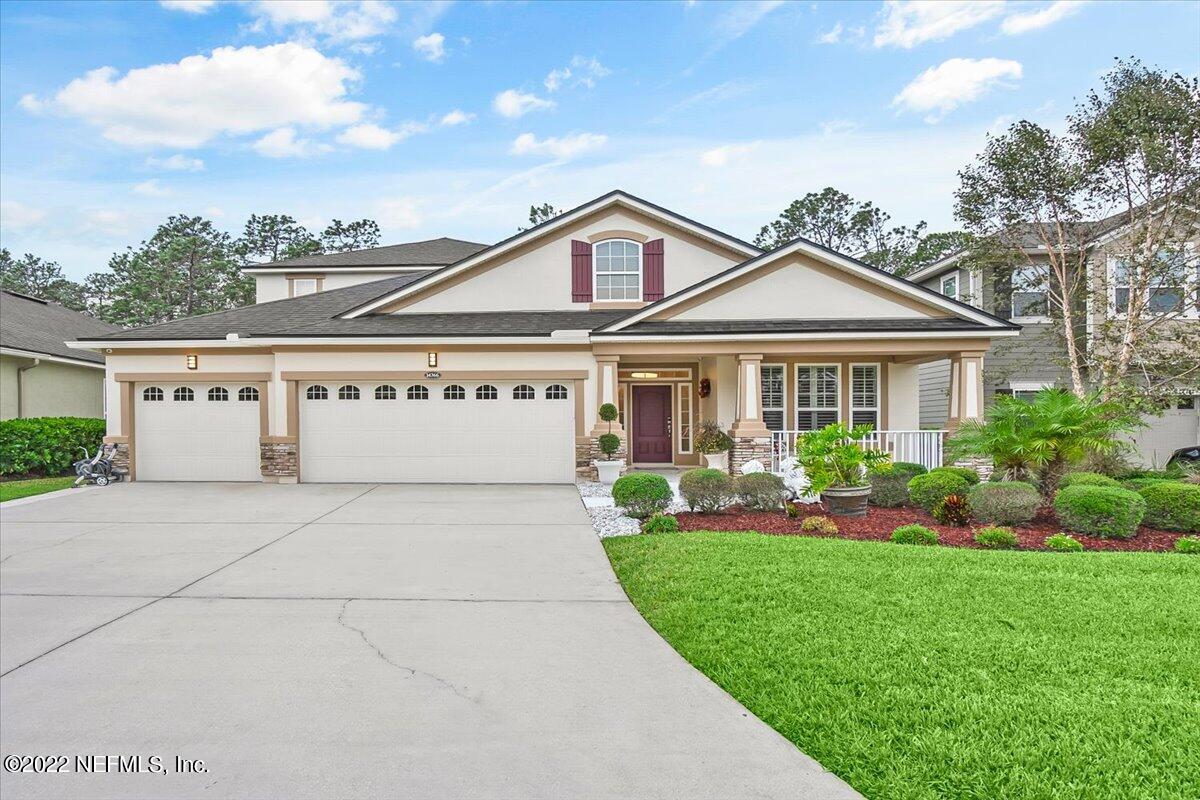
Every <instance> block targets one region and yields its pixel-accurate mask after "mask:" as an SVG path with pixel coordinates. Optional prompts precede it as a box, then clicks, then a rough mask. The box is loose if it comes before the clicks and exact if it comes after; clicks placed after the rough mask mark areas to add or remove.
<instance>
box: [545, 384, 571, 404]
mask: <svg viewBox="0 0 1200 800" xmlns="http://www.w3.org/2000/svg"><path fill="white" fill-rule="evenodd" d="M546 399H547V400H566V399H567V387H565V386H563V385H562V384H561V383H552V384H550V385H549V386H547V387H546Z"/></svg>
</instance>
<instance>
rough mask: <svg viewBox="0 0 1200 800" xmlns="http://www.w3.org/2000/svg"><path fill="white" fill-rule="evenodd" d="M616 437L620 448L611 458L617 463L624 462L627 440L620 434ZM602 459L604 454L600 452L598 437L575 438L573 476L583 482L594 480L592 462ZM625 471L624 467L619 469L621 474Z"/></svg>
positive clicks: (594, 471) (594, 468)
mask: <svg viewBox="0 0 1200 800" xmlns="http://www.w3.org/2000/svg"><path fill="white" fill-rule="evenodd" d="M617 435H618V436H620V438H621V446H620V447H619V448H618V449H617V452H616V453H615V454H614V455H613V458H614V459H616V460H618V461H624V460H625V456H626V454H627V453H628V448H627V444H626V443H627V440H626V438H625V436H623V435H621V434H617ZM603 457H604V454H603V453H602V452H600V437H599V436H589V437H587V438H577V439H576V440H575V475H576V476H578V477H580V478H583V479H585V480H591V481H594V480H596V478H597V475H596V467H595V465H593V464H592V462H593V461H595V460H597V459H600V458H603ZM625 469H626V468H625V467H621V472H622V473H624V472H625Z"/></svg>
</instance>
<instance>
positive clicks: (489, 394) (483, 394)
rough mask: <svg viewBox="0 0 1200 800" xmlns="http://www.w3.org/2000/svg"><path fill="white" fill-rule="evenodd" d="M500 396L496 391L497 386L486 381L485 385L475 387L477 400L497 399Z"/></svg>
mask: <svg viewBox="0 0 1200 800" xmlns="http://www.w3.org/2000/svg"><path fill="white" fill-rule="evenodd" d="M499 396H500V395H499V394H498V393H497V392H496V387H495V386H489V385H488V384H486V383H485V384H484V385H483V386H479V387H476V389H475V399H476V400H495V399H497V398H498V397H499Z"/></svg>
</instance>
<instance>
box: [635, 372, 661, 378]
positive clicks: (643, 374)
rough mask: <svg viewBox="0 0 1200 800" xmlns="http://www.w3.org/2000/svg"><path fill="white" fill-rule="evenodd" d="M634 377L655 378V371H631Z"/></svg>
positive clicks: (656, 374) (656, 375)
mask: <svg viewBox="0 0 1200 800" xmlns="http://www.w3.org/2000/svg"><path fill="white" fill-rule="evenodd" d="M631 375H632V376H633V377H634V378H657V377H658V373H657V372H634V373H631Z"/></svg>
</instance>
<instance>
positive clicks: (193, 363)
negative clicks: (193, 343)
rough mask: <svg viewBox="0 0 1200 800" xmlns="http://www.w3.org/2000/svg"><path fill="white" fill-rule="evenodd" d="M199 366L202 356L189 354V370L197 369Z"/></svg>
mask: <svg viewBox="0 0 1200 800" xmlns="http://www.w3.org/2000/svg"><path fill="white" fill-rule="evenodd" d="M198 366H200V356H198V355H196V354H195V353H189V354H188V357H187V368H188V369H195V368H196V367H198Z"/></svg>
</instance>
